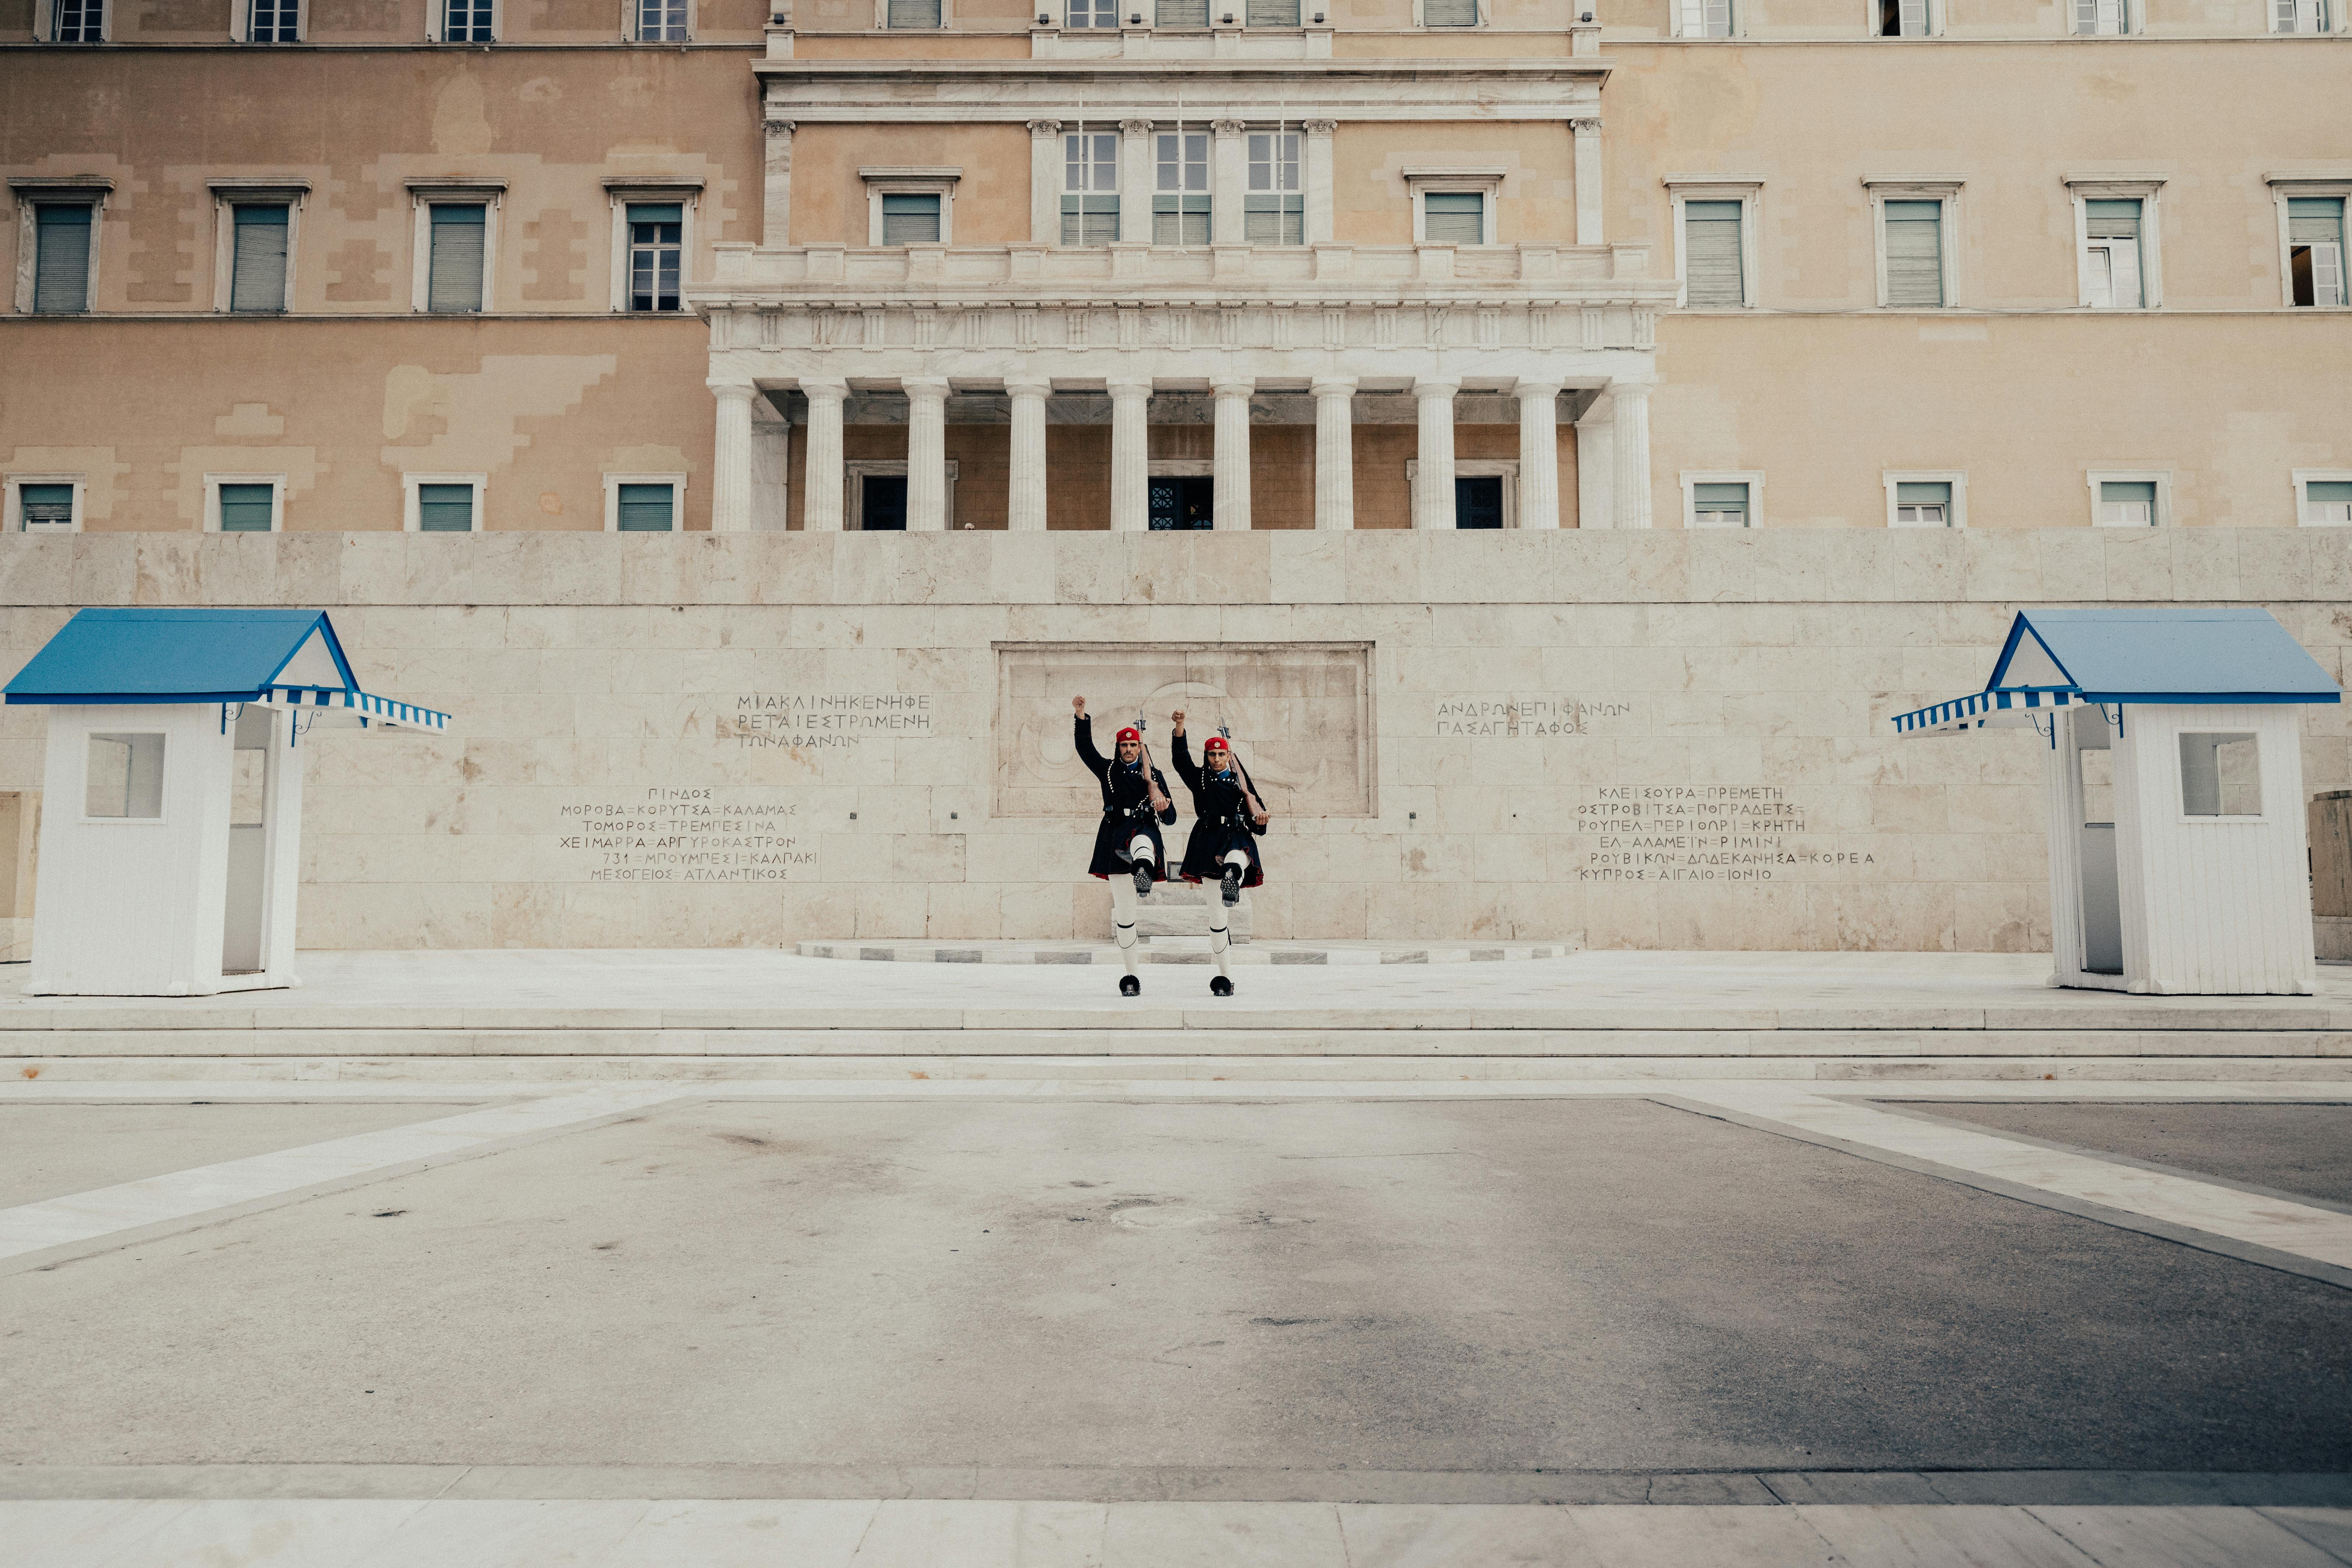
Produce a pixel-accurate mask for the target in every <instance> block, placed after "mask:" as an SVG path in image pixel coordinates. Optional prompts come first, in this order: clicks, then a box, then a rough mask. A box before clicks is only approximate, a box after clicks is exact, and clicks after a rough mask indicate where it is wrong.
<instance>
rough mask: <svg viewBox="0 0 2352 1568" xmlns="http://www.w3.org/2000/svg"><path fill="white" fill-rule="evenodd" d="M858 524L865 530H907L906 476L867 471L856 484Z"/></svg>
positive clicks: (901, 531)
mask: <svg viewBox="0 0 2352 1568" xmlns="http://www.w3.org/2000/svg"><path fill="white" fill-rule="evenodd" d="M857 491H858V501H857V526H858V527H859V528H860V529H862V530H864V531H866V532H868V533H873V532H876V531H898V532H899V533H904V532H906V531H907V476H906V475H904V474H867V475H866V478H865V481H864V482H863V483H861V484H860V485H859V486H858V487H857Z"/></svg>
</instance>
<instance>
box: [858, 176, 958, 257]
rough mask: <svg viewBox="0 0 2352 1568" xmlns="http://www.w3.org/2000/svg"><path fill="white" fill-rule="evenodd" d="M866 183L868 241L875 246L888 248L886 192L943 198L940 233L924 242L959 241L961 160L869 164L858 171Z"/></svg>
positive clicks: (943, 243)
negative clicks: (884, 218) (957, 204)
mask: <svg viewBox="0 0 2352 1568" xmlns="http://www.w3.org/2000/svg"><path fill="white" fill-rule="evenodd" d="M857 177H858V178H859V179H860V180H862V181H864V182H865V184H866V244H867V246H869V247H873V248H875V249H877V250H879V249H882V248H885V247H884V243H883V239H882V198H883V197H884V196H937V197H939V198H940V237H939V238H938V239H937V240H936V241H933V240H924V241H922V242H920V243H922V244H924V245H927V246H928V245H932V244H937V245H953V244H954V243H955V193H956V185H957V184H958V183H959V182H961V180H962V179H963V166H962V165H961V164H960V163H941V164H908V165H902V166H890V167H875V168H866V169H860V170H858V171H857ZM887 248H889V249H892V250H909V249H912V248H914V247H912V246H904V245H894V246H889V247H887Z"/></svg>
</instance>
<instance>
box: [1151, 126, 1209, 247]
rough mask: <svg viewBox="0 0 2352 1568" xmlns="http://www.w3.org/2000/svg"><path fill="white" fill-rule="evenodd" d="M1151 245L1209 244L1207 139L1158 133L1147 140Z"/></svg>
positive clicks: (1194, 133) (1190, 133)
mask: <svg viewBox="0 0 2352 1568" xmlns="http://www.w3.org/2000/svg"><path fill="white" fill-rule="evenodd" d="M1151 145H1152V152H1153V153H1154V154H1155V156H1154V158H1153V160H1152V190H1153V193H1154V194H1153V195H1152V197H1151V243H1152V244H1154V245H1206V244H1208V243H1209V137H1208V133H1207V132H1202V131H1181V132H1161V133H1160V134H1159V135H1157V136H1154V137H1153V138H1152V139H1151Z"/></svg>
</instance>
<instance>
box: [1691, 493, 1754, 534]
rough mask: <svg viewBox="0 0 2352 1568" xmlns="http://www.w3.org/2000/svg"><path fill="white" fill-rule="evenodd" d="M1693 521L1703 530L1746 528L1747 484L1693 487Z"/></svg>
mask: <svg viewBox="0 0 2352 1568" xmlns="http://www.w3.org/2000/svg"><path fill="white" fill-rule="evenodd" d="M1691 514H1692V515H1691V521H1693V522H1694V523H1696V525H1697V526H1699V527H1701V528H1746V527H1747V526H1748V487H1747V486H1746V485H1745V484H1704V485H1700V484H1695V485H1693V486H1691Z"/></svg>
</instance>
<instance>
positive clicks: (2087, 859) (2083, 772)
mask: <svg viewBox="0 0 2352 1568" xmlns="http://www.w3.org/2000/svg"><path fill="white" fill-rule="evenodd" d="M2114 746H2115V736H2114V732H2113V731H2110V730H2109V729H2108V728H2107V719H2106V715H2105V714H2104V713H2102V712H2100V711H2099V710H2098V709H2096V708H2095V707H2083V708H2077V709H2076V710H2074V768H2075V777H2076V779H2077V781H2078V782H2079V784H2080V786H2081V787H2080V790H2079V792H2078V793H2079V795H2080V797H2081V805H2082V809H2081V810H2080V811H2079V812H2078V813H2076V820H2077V822H2078V823H2079V824H2080V832H2079V833H2078V835H2077V843H2078V850H2077V853H2076V857H2075V858H2076V864H2077V865H2078V866H2079V868H2080V869H2081V873H2082V879H2083V973H2085V974H2121V973H2123V972H2124V921H2123V889H2122V884H2121V883H2120V882H2119V881H2118V879H2117V876H2116V771H2115V757H2116V753H2115V751H2114Z"/></svg>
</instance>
